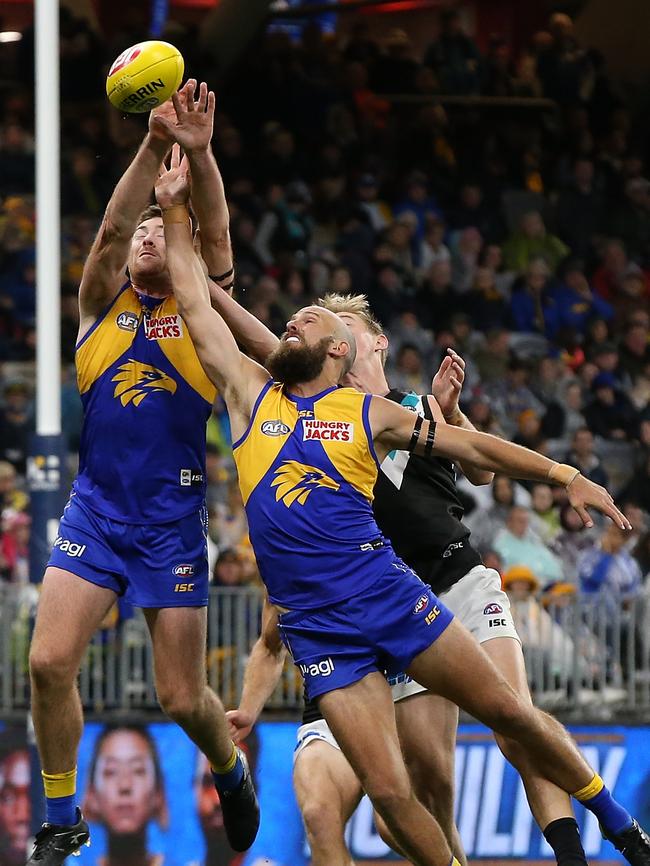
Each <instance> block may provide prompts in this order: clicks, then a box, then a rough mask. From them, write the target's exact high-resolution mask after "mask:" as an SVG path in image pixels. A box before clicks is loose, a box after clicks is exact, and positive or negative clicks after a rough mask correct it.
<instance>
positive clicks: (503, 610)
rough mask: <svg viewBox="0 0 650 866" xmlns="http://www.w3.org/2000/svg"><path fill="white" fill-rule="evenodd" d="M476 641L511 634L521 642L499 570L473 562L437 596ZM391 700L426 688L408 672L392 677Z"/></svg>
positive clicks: (417, 692) (398, 699) (408, 695)
mask: <svg viewBox="0 0 650 866" xmlns="http://www.w3.org/2000/svg"><path fill="white" fill-rule="evenodd" d="M438 598H439V599H440V601H443V602H444V603H445V605H446V606H447V607H448V608H449V609H450V610H451V612H452V613H453V614H454V616H456V617H458V619H459V621H460V622H462V624H463V625H464V626H465V628H466V629H468V631H470V632H471V634H472V636H473V637H474V638H476V640H477V641H478V642H479V643H485V642H486V641H488V640H492V638H495V637H511V638H514V639H515V640H516V641H519V643H521V640H520V638H519V635H518V634H517V629H516V628H515V624H514V622H513V619H512V614H511V613H510V601H509V599H508V596H507V595H506V594H505V592H504V591H503V590H502V589H501V578H500V576H499V572H498V571H495V570H494V569H493V568H486V567H485V566H484V565H476V566H474V568H472V569H471V571H468V572H467V574H466V575H465V576H464V577H461V579H460V580H459V581H458V582H457V583H455V584H454V585H453V586H452V587H450V588H449V589H448V590H447V591H446V592H442V593H440V595H439V596H438ZM392 692H393V701H395V702H397V701H402V700H404V698H410V697H411V695H417V694H420V692H426V689H425V688H424V686H421V685H420V684H419V683H416V682H415V680H412V679H411V677H409V676H408V675H407V674H399V675H398V676H397V677H393V679H392Z"/></svg>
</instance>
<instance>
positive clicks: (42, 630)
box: [30, 566, 117, 675]
mask: <svg viewBox="0 0 650 866" xmlns="http://www.w3.org/2000/svg"><path fill="white" fill-rule="evenodd" d="M116 599H117V594H116V593H115V592H114V591H113V590H112V589H108V588H107V587H104V586H97V585H96V584H94V583H91V582H90V581H88V580H84V579H83V578H81V577H78V576H77V575H76V574H72V572H70V571H65V570H64V569H62V568H56V567H53V566H50V567H49V568H47V570H46V571H45V576H44V578H43V585H42V588H41V594H40V597H39V601H38V609H37V612H36V624H35V626H34V634H33V636H32V642H31V648H30V666H31V668H32V672H33V673H34V674H36V675H38V674H39V673H40V672H43V673H48V671H49V673H50V674H54V673H66V672H70V671H74V672H76V670H77V668H78V667H79V664H80V663H81V658H82V656H83V653H84V651H85V649H86V647H87V646H88V643H89V641H90V639H91V638H92V636H93V634H94V633H95V631H96V630H97V628H98V627H99V625H100V623H101V622H102V620H103V619H104V617H105V616H106V614H107V613H108V611H109V610H110V608H111V607H112V605H113V604H114V603H115V601H116Z"/></svg>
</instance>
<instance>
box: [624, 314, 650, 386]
mask: <svg viewBox="0 0 650 866" xmlns="http://www.w3.org/2000/svg"><path fill="white" fill-rule="evenodd" d="M649 341H650V334H649V331H648V328H647V326H645V325H643V324H641V323H638V324H635V323H634V322H632V323H630V324H629V325H628V326H627V327H626V329H625V331H624V333H623V342H622V344H621V348H620V350H619V362H620V366H621V369H622V370H623V372H625V373H627V375H628V376H629V378H630V380H631V381H632V382H636V381H637V379H638V378H639V376H642V375H644V373H645V371H646V369H647V367H648V364H650V342H649Z"/></svg>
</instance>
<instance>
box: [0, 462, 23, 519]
mask: <svg viewBox="0 0 650 866" xmlns="http://www.w3.org/2000/svg"><path fill="white" fill-rule="evenodd" d="M28 506H29V496H28V495H27V494H26V493H25V491H24V490H21V489H20V488H19V487H18V475H17V473H16V469H15V467H14V466H13V464H11V463H9V462H8V461H7V460H0V514H2V512H3V511H4V510H5V509H9V510H11V511H26V510H27V508H28Z"/></svg>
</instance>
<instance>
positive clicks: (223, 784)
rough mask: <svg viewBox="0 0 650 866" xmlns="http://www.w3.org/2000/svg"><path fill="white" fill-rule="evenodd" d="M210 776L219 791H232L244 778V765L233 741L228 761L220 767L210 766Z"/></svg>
mask: <svg viewBox="0 0 650 866" xmlns="http://www.w3.org/2000/svg"><path fill="white" fill-rule="evenodd" d="M210 769H211V770H212V778H213V779H214V784H215V787H216V789H217V791H219V793H220V794H221V793H224V792H227V791H234V790H235V788H238V787H239V785H240V784H241V780H242V779H243V778H244V765H243V763H242V759H241V758H240V757H239V752H238V751H237V749H236V748H235V744H234V743H233V747H232V754H231V756H230V758H229V759H228V761H227V762H226V763H225V764H223V766H221V767H211V768H210Z"/></svg>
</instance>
